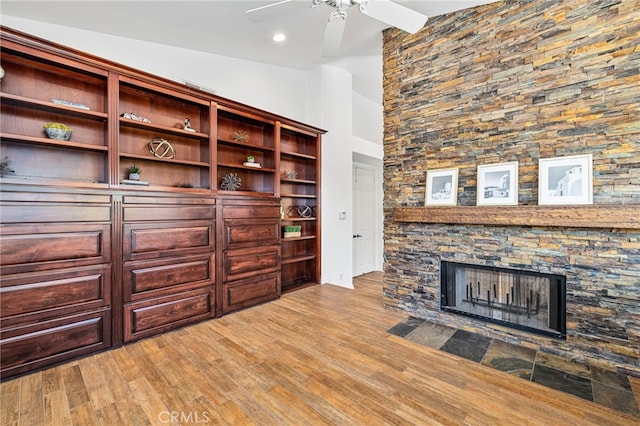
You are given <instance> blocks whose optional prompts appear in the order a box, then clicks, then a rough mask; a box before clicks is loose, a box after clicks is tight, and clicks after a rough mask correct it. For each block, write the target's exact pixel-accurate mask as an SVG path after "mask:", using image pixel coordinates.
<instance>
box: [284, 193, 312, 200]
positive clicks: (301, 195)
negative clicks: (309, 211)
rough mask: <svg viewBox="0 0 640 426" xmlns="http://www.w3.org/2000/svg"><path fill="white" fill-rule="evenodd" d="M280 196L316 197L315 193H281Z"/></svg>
mask: <svg viewBox="0 0 640 426" xmlns="http://www.w3.org/2000/svg"><path fill="white" fill-rule="evenodd" d="M280 196H281V197H286V198H311V199H313V198H316V195H315V194H280Z"/></svg>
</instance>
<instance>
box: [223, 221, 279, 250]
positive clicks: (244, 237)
mask: <svg viewBox="0 0 640 426" xmlns="http://www.w3.org/2000/svg"><path fill="white" fill-rule="evenodd" d="M279 232H280V220H278V219H262V220H225V222H224V248H225V249H235V248H242V247H255V246H259V245H265V244H277V243H278V242H279V240H280V238H279Z"/></svg>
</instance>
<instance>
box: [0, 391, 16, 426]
mask: <svg viewBox="0 0 640 426" xmlns="http://www.w3.org/2000/svg"><path fill="white" fill-rule="evenodd" d="M20 384H21V381H20V380H10V381H8V382H6V383H3V384H2V387H1V388H0V424H1V425H9V424H12V423H17V422H18V419H19V418H20Z"/></svg>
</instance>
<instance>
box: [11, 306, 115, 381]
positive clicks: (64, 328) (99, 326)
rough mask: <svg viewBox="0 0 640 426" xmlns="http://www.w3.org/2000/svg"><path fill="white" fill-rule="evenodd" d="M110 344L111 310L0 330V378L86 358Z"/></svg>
mask: <svg viewBox="0 0 640 426" xmlns="http://www.w3.org/2000/svg"><path fill="white" fill-rule="evenodd" d="M110 345H111V311H110V310H109V309H108V308H103V309H101V310H99V311H97V312H89V313H82V314H77V315H70V316H63V317H58V318H55V319H52V320H49V321H42V322H37V323H34V324H26V325H22V326H16V327H6V328H2V331H0V357H1V358H2V373H1V375H2V378H5V377H9V376H12V375H15V374H19V373H23V372H26V371H29V370H32V369H35V368H41V367H44V366H47V365H51V364H54V363H56V362H61V361H64V360H67V359H71V358H74V357H77V356H80V355H86V354H89V353H92V352H97V351H100V350H103V349H106V348H108V347H109V346H110Z"/></svg>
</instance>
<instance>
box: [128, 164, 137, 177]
mask: <svg viewBox="0 0 640 426" xmlns="http://www.w3.org/2000/svg"><path fill="white" fill-rule="evenodd" d="M129 180H140V167H138V166H136V165H135V164H134V165H133V166H131V167H129Z"/></svg>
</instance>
